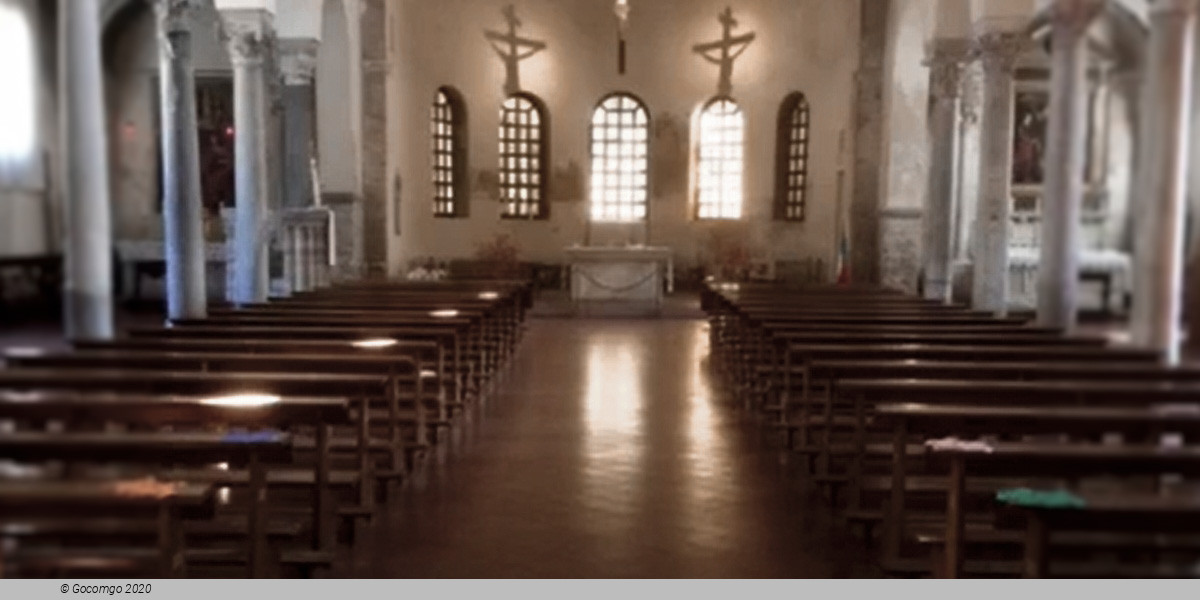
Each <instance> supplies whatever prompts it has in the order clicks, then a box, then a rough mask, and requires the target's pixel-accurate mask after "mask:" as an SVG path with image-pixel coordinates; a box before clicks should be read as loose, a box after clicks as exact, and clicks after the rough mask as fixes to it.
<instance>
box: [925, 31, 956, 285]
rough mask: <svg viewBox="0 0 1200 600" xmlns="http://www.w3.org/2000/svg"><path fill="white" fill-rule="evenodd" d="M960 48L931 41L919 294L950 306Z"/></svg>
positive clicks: (951, 43)
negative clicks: (925, 195)
mask: <svg viewBox="0 0 1200 600" xmlns="http://www.w3.org/2000/svg"><path fill="white" fill-rule="evenodd" d="M965 58H966V44H965V42H964V41H962V40H949V39H939V40H935V41H934V42H933V44H932V47H931V48H930V53H929V57H928V58H927V60H926V64H928V66H929V95H930V112H929V146H930V151H929V192H928V193H929V196H928V198H927V199H926V202H925V211H924V221H923V226H924V238H925V240H924V241H925V243H924V245H923V248H924V253H925V258H924V261H923V262H924V269H923V270H924V285H923V288H924V291H925V297H926V298H928V299H931V300H940V301H942V302H950V292H951V288H950V278H951V275H952V274H953V273H952V260H953V252H952V245H953V243H954V236H953V230H954V174H955V173H954V171H955V169H954V167H955V157H956V154H957V153H956V150H955V146H956V144H955V143H956V141H957V137H958V135H957V125H958V119H957V116H958V99H959V91H960V86H961V82H962V68H963V65H962V63H963V61H964V59H965Z"/></svg>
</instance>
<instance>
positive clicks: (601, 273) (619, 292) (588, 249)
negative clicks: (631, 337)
mask: <svg viewBox="0 0 1200 600" xmlns="http://www.w3.org/2000/svg"><path fill="white" fill-rule="evenodd" d="M565 252H566V255H567V261H566V264H567V268H568V269H569V270H570V272H569V276H568V277H567V281H568V282H569V285H570V287H571V301H572V303H573V304H574V305H575V307H576V310H577V311H578V310H580V309H584V310H588V309H596V308H603V307H615V306H624V307H629V308H635V309H639V310H640V311H642V312H652V313H658V312H659V311H660V310H661V309H662V301H663V290H664V288H665V289H666V290H667V291H668V292H670V291H672V289H673V286H674V281H675V273H674V270H675V266H674V260H673V257H672V255H671V249H670V248H666V247H661V246H612V247H605V246H572V247H570V248H566V249H565Z"/></svg>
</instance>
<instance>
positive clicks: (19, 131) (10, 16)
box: [0, 3, 65, 188]
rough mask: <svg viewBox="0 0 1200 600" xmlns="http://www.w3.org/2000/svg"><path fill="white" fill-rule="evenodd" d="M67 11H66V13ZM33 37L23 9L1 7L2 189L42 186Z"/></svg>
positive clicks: (0, 111) (0, 144)
mask: <svg viewBox="0 0 1200 600" xmlns="http://www.w3.org/2000/svg"><path fill="white" fill-rule="evenodd" d="M64 10H65V9H64ZM34 67H35V65H34V42H33V34H32V32H31V31H30V25H29V20H28V17H27V15H26V13H25V10H24V8H23V7H21V6H20V5H13V4H12V3H0V81H4V82H5V84H6V85H7V86H8V87H7V88H6V89H5V91H4V93H3V94H0V187H12V188H28V187H35V186H38V185H40V184H41V183H42V182H41V176H40V175H39V174H38V173H37V172H36V170H37V168H38V167H37V164H38V160H39V158H38V150H37V148H36V146H37V129H36V125H37V119H38V116H37V112H36V111H37V102H36V100H35V98H36V93H35V89H36V88H35V85H36V79H35V75H34V73H35V71H34Z"/></svg>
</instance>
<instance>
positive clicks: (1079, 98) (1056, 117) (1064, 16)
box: [1037, 0, 1103, 331]
mask: <svg viewBox="0 0 1200 600" xmlns="http://www.w3.org/2000/svg"><path fill="white" fill-rule="evenodd" d="M1102 6H1103V4H1102V3H1101V2H1100V1H1099V0H1057V1H1056V2H1055V4H1054V5H1053V6H1052V7H1051V40H1050V44H1051V52H1052V55H1051V65H1052V66H1051V74H1050V114H1049V118H1048V120H1047V121H1048V128H1049V131H1048V132H1047V136H1046V137H1047V143H1046V163H1045V172H1046V186H1045V191H1044V193H1043V194H1042V207H1041V209H1042V210H1041V212H1042V223H1041V226H1042V234H1041V241H1040V244H1041V246H1040V250H1041V256H1040V260H1039V261H1038V289H1037V316H1038V322H1039V323H1040V324H1041V325H1045V326H1047V327H1057V328H1061V329H1064V330H1066V331H1070V330H1072V329H1074V327H1075V317H1076V311H1077V309H1078V307H1079V247H1080V242H1079V237H1080V233H1079V227H1080V225H1079V215H1080V209H1081V206H1082V204H1083V193H1084V186H1083V183H1084V182H1083V177H1084V172H1083V170H1084V165H1085V164H1086V162H1085V161H1086V152H1087V148H1086V143H1085V142H1086V141H1087V126H1088V123H1087V114H1088V110H1087V109H1088V95H1089V94H1088V89H1087V67H1088V47H1087V39H1088V38H1087V29H1088V27H1089V26H1090V25H1091V23H1092V20H1093V19H1094V18H1095V17H1096V15H1098V14H1099V12H1100V9H1101V8H1102Z"/></svg>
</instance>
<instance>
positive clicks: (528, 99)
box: [499, 92, 549, 219]
mask: <svg viewBox="0 0 1200 600" xmlns="http://www.w3.org/2000/svg"><path fill="white" fill-rule="evenodd" d="M548 132H549V124H548V115H547V112H546V105H545V104H544V103H543V102H542V101H541V99H540V98H538V97H537V96H534V95H533V94H530V93H527V92H518V93H516V94H512V95H510V96H509V97H508V98H505V99H504V103H503V104H502V105H501V106H500V129H499V157H500V162H499V166H500V168H499V174H500V202H501V204H502V208H501V213H500V216H502V217H504V218H506V219H545V218H547V217H548V216H549V206H548V205H547V203H546V193H545V192H546V163H547V157H548V156H549V153H548V151H547V141H548V139H549V135H548Z"/></svg>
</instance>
